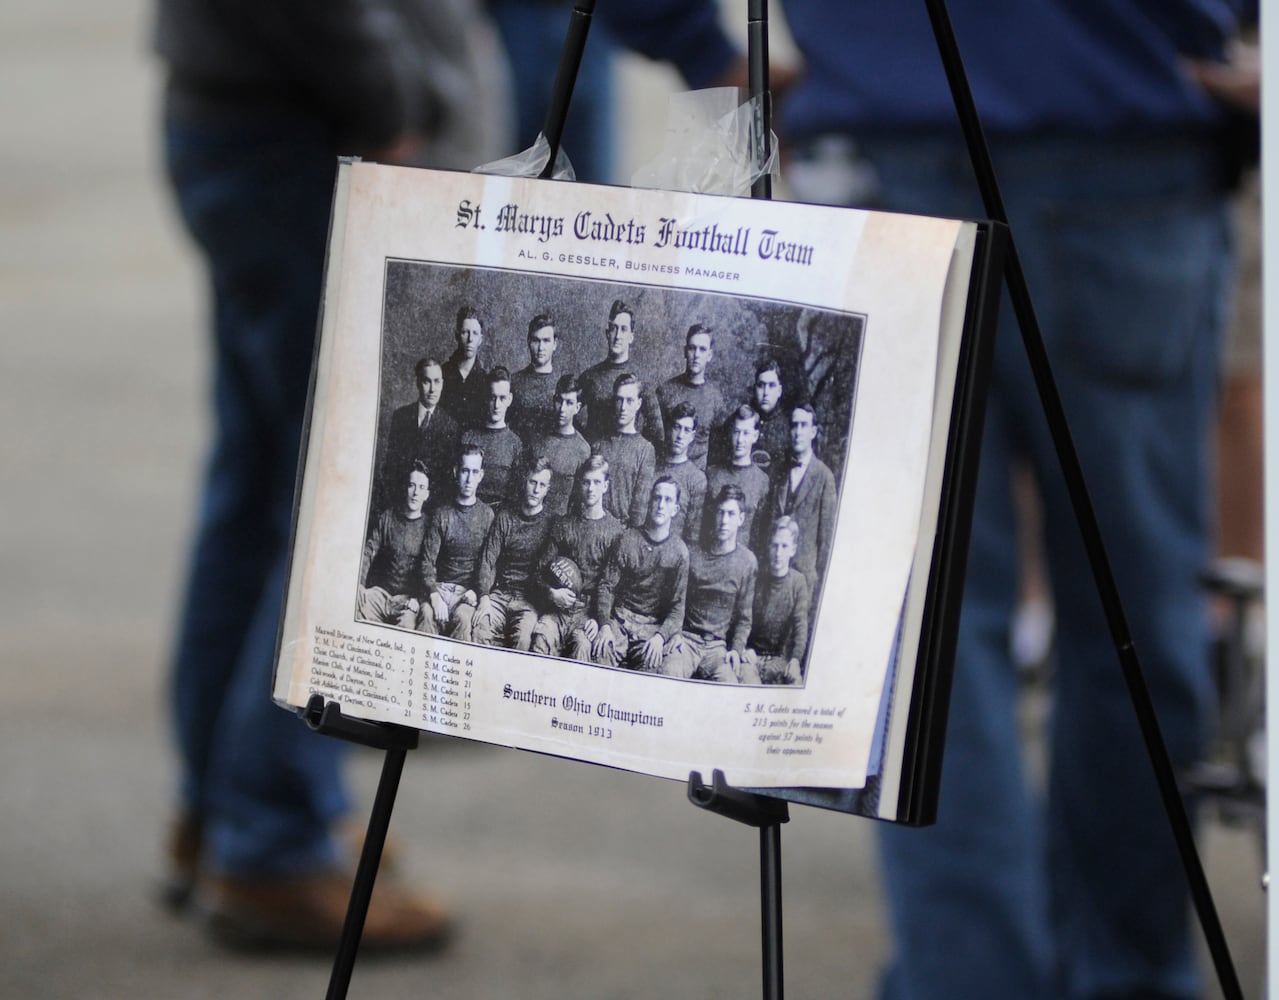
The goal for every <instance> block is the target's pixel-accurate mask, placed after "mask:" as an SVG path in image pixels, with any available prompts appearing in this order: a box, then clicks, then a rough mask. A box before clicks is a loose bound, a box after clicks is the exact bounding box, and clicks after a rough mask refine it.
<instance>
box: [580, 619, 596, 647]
mask: <svg viewBox="0 0 1279 1000" xmlns="http://www.w3.org/2000/svg"><path fill="white" fill-rule="evenodd" d="M582 631H583V632H585V633H586V638H588V639H590V640H591V641H592V642H594V641H595V637H596V636H597V635H599V634H600V623H599V622H597V621H596V620H595V619H594V618H588V619H586V621H585V622H584V623H583V624H582Z"/></svg>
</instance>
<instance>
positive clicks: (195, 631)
mask: <svg viewBox="0 0 1279 1000" xmlns="http://www.w3.org/2000/svg"><path fill="white" fill-rule="evenodd" d="M165 138H166V149H167V166H168V171H169V176H170V180H171V182H172V184H173V187H174V190H175V193H176V196H177V201H178V206H179V208H180V210H181V213H182V217H183V220H184V221H185V223H186V225H187V227H188V229H189V230H190V232H191V234H192V236H193V237H194V238H195V241H196V243H197V244H198V246H199V248H200V250H201V251H202V252H203V254H204V257H205V263H206V265H207V270H208V274H209V279H210V292H211V299H212V309H213V335H214V336H213V344H212V347H213V351H212V362H213V373H214V380H213V394H212V395H213V400H212V401H213V416H214V434H213V442H212V447H211V450H210V453H209V456H208V462H207V467H206V471H205V479H204V484H203V493H202V497H201V501H200V506H199V511H198V520H197V525H196V532H195V541H194V547H193V551H192V554H191V562H190V570H189V578H188V582H187V587H186V592H185V596H184V599H183V603H182V606H181V611H180V618H179V622H178V627H177V635H176V639H175V649H174V652H173V668H172V671H173V672H172V699H173V700H172V708H173V719H174V727H175V731H176V733H175V735H176V739H177V744H178V749H179V753H180V757H181V766H182V796H183V801H184V806H185V808H186V809H188V810H189V811H190V812H191V813H193V814H194V815H195V816H197V817H199V818H201V819H202V821H203V822H204V827H205V842H206V846H207V850H208V854H209V860H210V862H211V863H212V865H213V866H214V867H216V868H217V869H219V870H221V871H223V872H224V873H227V874H234V875H262V874H268V875H270V874H277V875H284V874H288V873H291V872H296V871H299V870H303V869H307V868H312V867H316V866H319V865H323V864H326V863H329V862H331V861H333V860H334V859H335V857H336V849H335V846H334V844H333V842H332V840H331V837H330V833H329V830H330V827H331V825H332V823H333V821H334V819H335V818H336V816H337V815H338V814H339V813H341V812H342V811H343V810H344V809H345V806H346V801H345V798H344V795H343V792H342V789H341V786H340V782H339V775H338V766H339V744H338V741H336V740H333V739H328V738H323V737H318V736H316V735H314V734H313V733H311V732H310V731H308V730H307V729H306V727H305V726H304V725H303V724H302V722H301V721H300V720H299V719H298V718H297V717H296V716H294V715H292V714H290V713H288V712H286V711H283V710H281V709H280V708H278V707H276V706H275V704H274V703H273V702H272V700H271V675H272V668H273V664H274V653H275V637H276V630H277V627H278V622H279V617H280V605H281V599H282V594H283V580H284V573H285V567H286V556H287V552H286V549H287V544H288V533H289V525H290V521H291V517H292V505H293V484H294V477H295V475H296V469H297V458H298V443H299V439H300V434H301V428H302V418H303V411H304V408H305V403H306V390H307V383H308V380H309V376H310V370H311V353H312V347H313V343H314V337H315V329H316V313H317V307H318V305H319V302H320V288H321V280H322V271H323V265H324V252H325V243H326V238H327V230H328V218H329V204H330V200H331V197H332V189H333V179H334V166H335V156H336V152H335V150H334V148H333V146H332V144H331V142H330V141H329V139H328V136H327V135H326V134H325V132H324V130H323V129H322V128H320V127H318V126H317V125H315V124H313V123H310V122H307V121H299V120H294V119H291V118H290V119H272V120H269V121H260V122H246V123H243V124H234V125H233V124H225V125H204V124H201V125H195V124H185V123H179V122H173V121H170V122H169V123H167V124H166V127H165Z"/></svg>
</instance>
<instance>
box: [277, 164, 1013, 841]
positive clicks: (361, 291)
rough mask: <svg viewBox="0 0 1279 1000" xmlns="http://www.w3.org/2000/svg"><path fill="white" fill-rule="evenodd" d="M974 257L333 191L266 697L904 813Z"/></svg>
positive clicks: (812, 213)
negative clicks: (715, 773) (272, 674)
mask: <svg viewBox="0 0 1279 1000" xmlns="http://www.w3.org/2000/svg"><path fill="white" fill-rule="evenodd" d="M1000 245H1001V238H1000V231H999V229H998V227H993V226H991V225H989V224H985V223H976V222H965V221H958V220H950V219H935V218H926V217H920V216H906V215H892V214H886V213H874V212H863V211H854V210H849V209H835V208H825V207H820V206H813V205H800V204H792V203H785V202H773V201H760V200H746V199H736V198H723V197H713V196H705V195H693V194H677V193H670V192H661V191H642V190H633V189H625V188H613V187H597V186H590V185H583V184H564V183H557V182H552V181H540V180H533V179H523V178H509V177H492V176H482V175H477V174H462V173H449V172H438V171H428V170H418V169H407V168H395V167H385V166H378V165H375V164H365V163H359V162H350V163H343V164H342V165H341V167H340V169H339V175H338V183H337V188H336V193H335V198H334V212H333V222H332V235H331V241H330V247H329V256H328V263H327V276H326V282H325V292H324V300H323V304H322V313H321V321H320V336H319V340H318V345H317V351H316V357H315V365H314V371H313V381H312V389H311V401H310V411H309V420H308V425H307V428H306V431H305V440H304V451H303V458H302V461H301V466H300V471H299V485H298V494H297V512H296V519H295V525H294V538H293V546H292V562H291V566H290V570H289V576H288V585H287V595H286V605H285V613H284V616H283V620H282V625H281V632H280V641H279V655H278V663H277V668H276V678H275V688H274V695H275V698H276V700H277V701H278V702H280V703H281V704H284V705H287V706H292V707H294V708H301V707H303V706H304V705H305V704H306V703H307V701H308V699H309V698H310V697H311V696H312V695H315V694H319V695H322V696H323V697H324V698H325V699H326V700H329V701H333V702H337V703H339V704H340V705H341V709H342V712H343V713H344V714H346V715H348V716H353V717H356V718H363V719H368V720H372V721H378V722H387V723H395V724H399V725H404V726H411V727H416V728H418V729H421V730H425V731H430V732H436V733H445V734H450V735H455V736H462V737H465V738H469V739H476V740H482V741H485V742H490V743H495V744H502V745H506V746H512V747H519V748H523V749H528V750H535V751H539V752H543V753H549V754H554V755H558V756H562V757H567V758H574V759H579V760H583V761H590V762H593V763H597V764H605V765H609V766H613V767H619V768H625V769H627V770H632V771H638V772H643V773H648V774H653V775H657V776H662V777H667V778H678V779H684V778H686V777H687V776H688V774H689V772H690V771H694V770H700V771H702V772H703V773H710V772H711V771H712V770H714V769H720V770H722V771H724V773H725V776H726V778H727V780H728V781H729V782H730V783H731V784H733V785H736V786H739V787H751V788H754V789H758V790H767V791H768V793H769V794H775V795H780V796H782V797H787V798H795V799H798V800H802V801H806V802H812V803H814V804H818V805H824V806H828V807H831V808H839V809H845V810H848V811H855V812H863V813H866V814H869V815H875V816H879V817H881V818H886V819H891V820H897V821H904V822H921V821H926V820H927V819H929V818H930V815H931V812H932V809H933V804H934V802H935V797H936V786H937V778H938V775H939V771H940V747H941V741H942V737H943V734H944V729H945V706H946V700H947V692H948V688H949V673H950V663H951V655H952V651H953V645H954V635H955V627H956V624H957V619H958V608H959V597H960V591H961V589H962V578H963V568H964V553H965V549H966V539H967V525H968V509H969V503H970V501H971V494H972V487H973V481H974V479H975V474H976V459H977V449H978V441H979V438H980V425H981V415H982V409H983V402H984V395H985V384H986V379H987V374H988V372H987V370H988V364H989V345H990V339H991V337H992V336H993V315H994V304H995V302H996V300H997V294H996V290H997V288H998V281H999V275H1000V270H999V248H1000Z"/></svg>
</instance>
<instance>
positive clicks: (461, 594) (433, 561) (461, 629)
mask: <svg viewBox="0 0 1279 1000" xmlns="http://www.w3.org/2000/svg"><path fill="white" fill-rule="evenodd" d="M453 476H454V479H455V481H456V483H457V496H456V497H455V498H454V499H453V501H452V502H451V503H442V504H438V505H437V506H436V507H435V509H434V510H433V511H432V512H431V516H430V522H429V524H428V525H427V529H426V538H425V539H424V541H423V543H422V564H421V565H422V586H421V591H422V593H423V594H425V595H426V600H424V601H423V602H422V609H421V611H420V613H419V614H418V620H417V629H418V631H419V632H427V633H429V634H431V635H450V636H452V637H453V638H455V639H461V640H464V641H470V638H471V620H472V618H473V616H474V615H475V605H476V604H477V603H478V601H479V598H478V596H477V595H476V593H475V588H476V570H477V568H478V566H479V561H480V547H481V546H482V545H483V544H484V538H485V536H487V535H488V530H489V528H490V527H491V526H492V524H493V508H492V507H490V506H489V505H488V504H486V503H485V502H484V501H483V500H480V499H479V497H478V490H479V486H480V482H481V481H482V480H483V479H484V453H483V452H482V451H480V449H479V448H478V447H477V446H475V445H468V446H466V447H464V448H463V449H462V451H461V454H459V455H458V457H457V465H456V466H455V467H454V470H453Z"/></svg>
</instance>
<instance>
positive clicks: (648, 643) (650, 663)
mask: <svg viewBox="0 0 1279 1000" xmlns="http://www.w3.org/2000/svg"><path fill="white" fill-rule="evenodd" d="M665 651H666V640H665V639H663V638H662V633H661V632H654V633H653V634H652V635H650V636H649V637H648V638H647V639H646V640H645V641H644V653H643V660H644V669H645V670H651V671H653V672H654V673H656V672H657V670H658V669H659V668H660V667H661V665H662V654H663V653H665Z"/></svg>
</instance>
